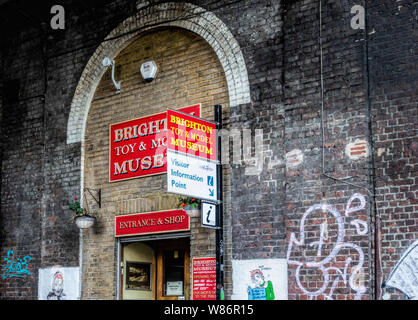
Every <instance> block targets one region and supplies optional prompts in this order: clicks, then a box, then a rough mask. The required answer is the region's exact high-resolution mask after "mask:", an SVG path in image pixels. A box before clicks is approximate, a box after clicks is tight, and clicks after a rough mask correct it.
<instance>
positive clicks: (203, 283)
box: [192, 258, 216, 300]
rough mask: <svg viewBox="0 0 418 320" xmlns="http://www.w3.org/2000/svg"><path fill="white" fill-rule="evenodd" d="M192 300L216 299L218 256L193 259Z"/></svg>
mask: <svg viewBox="0 0 418 320" xmlns="http://www.w3.org/2000/svg"><path fill="white" fill-rule="evenodd" d="M192 300H216V258H193V259H192Z"/></svg>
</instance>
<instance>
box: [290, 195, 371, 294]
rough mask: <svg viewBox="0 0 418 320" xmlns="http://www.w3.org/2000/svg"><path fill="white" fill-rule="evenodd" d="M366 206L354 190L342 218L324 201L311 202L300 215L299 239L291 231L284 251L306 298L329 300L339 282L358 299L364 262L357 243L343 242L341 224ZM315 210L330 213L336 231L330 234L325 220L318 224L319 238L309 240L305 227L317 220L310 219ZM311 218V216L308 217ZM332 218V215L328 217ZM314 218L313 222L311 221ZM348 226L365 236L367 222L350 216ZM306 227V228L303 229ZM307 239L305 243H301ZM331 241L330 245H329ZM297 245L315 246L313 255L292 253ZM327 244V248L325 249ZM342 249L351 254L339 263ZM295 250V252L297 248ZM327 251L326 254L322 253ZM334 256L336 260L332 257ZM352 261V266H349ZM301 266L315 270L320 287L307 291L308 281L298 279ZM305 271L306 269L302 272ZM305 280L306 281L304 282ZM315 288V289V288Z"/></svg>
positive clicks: (364, 288)
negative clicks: (294, 267) (353, 292)
mask: <svg viewBox="0 0 418 320" xmlns="http://www.w3.org/2000/svg"><path fill="white" fill-rule="evenodd" d="M365 206H366V200H365V198H364V196H363V195H361V194H359V193H356V194H354V195H353V196H352V197H351V198H350V199H349V200H348V203H347V206H346V208H345V213H344V217H345V218H344V217H343V216H341V214H340V212H339V211H338V210H337V209H336V208H335V207H333V206H331V205H327V204H315V205H313V206H311V207H310V208H309V209H308V210H307V211H306V212H305V213H304V214H303V216H302V219H301V221H300V228H299V240H298V239H297V237H296V235H295V233H293V232H292V233H291V234H290V240H289V246H288V250H287V262H288V264H289V265H296V271H295V277H296V283H297V285H298V286H299V288H300V289H301V290H302V291H303V292H304V293H305V294H306V295H307V296H308V297H309V299H314V298H316V297H318V296H320V295H323V296H324V297H325V299H327V300H333V294H334V291H335V288H337V285H338V284H339V283H340V282H342V283H343V284H344V285H345V286H347V285H349V287H350V288H351V289H352V290H354V291H355V299H360V298H361V294H363V293H365V292H366V287H365V286H364V284H363V281H362V280H363V264H364V252H363V250H362V249H361V248H360V246H358V245H356V244H354V243H350V242H345V237H346V230H345V227H344V223H345V219H350V218H352V215H353V214H354V213H355V212H358V211H360V210H363V209H364V208H365ZM315 211H322V212H323V213H324V214H326V215H329V214H331V215H332V216H333V218H334V219H335V221H336V225H337V234H336V236H331V235H330V233H331V231H329V227H328V222H327V220H328V219H325V222H323V223H321V224H320V225H319V228H320V229H319V239H318V240H317V241H312V240H311V237H308V236H307V233H308V232H309V230H311V229H312V227H315V225H316V226H318V224H319V222H318V221H319V220H318V219H314V218H312V216H311V214H312V213H314V212H315ZM311 218H312V219H311ZM327 218H329V217H328V216H327ZM331 219H332V218H331ZM314 221H315V223H314ZM350 225H353V226H354V227H355V229H356V232H357V234H358V235H365V234H367V231H368V224H367V222H366V221H363V220H361V219H353V220H352V221H350ZM308 226H309V230H306V229H308V228H306V227H308ZM305 240H306V242H309V243H305ZM332 244H334V246H333V247H332ZM297 247H301V249H300V250H303V248H307V249H309V248H310V247H314V248H316V254H314V255H312V256H310V255H309V253H308V252H304V254H302V255H298V254H295V252H296V249H297ZM324 247H325V248H327V249H326V250H325V249H324ZM330 247H331V249H329V248H330ZM342 249H348V250H349V252H350V253H351V252H353V254H354V256H356V257H357V258H356V259H353V258H354V256H351V254H350V255H346V256H345V261H344V262H343V265H342V263H341V259H342V256H341V253H340V251H341V250H342ZM300 250H299V251H300ZM324 251H325V252H328V251H329V253H328V255H327V256H325V254H326V253H324ZM338 254H340V256H339V257H338V258H339V259H338V262H336V261H335V260H336V259H334V258H336V257H337V255H338ZM352 264H353V265H352ZM304 269H315V272H316V273H319V274H320V276H321V281H320V282H318V283H322V286H321V287H320V288H318V289H317V290H315V291H309V290H308V288H307V287H308V286H309V285H308V284H306V283H305V282H304V281H302V279H303V278H302V279H301V277H302V270H304ZM305 274H306V272H305ZM307 282H308V281H307ZM328 288H329V290H327V289H328ZM315 289H316V288H315Z"/></svg>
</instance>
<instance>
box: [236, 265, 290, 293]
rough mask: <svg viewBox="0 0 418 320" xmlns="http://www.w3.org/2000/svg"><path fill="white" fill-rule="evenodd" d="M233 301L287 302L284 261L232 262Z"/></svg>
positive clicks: (285, 266)
mask: <svg viewBox="0 0 418 320" xmlns="http://www.w3.org/2000/svg"><path fill="white" fill-rule="evenodd" d="M232 283H233V292H232V297H231V298H232V299H233V300H287V262H286V259H254V260H232Z"/></svg>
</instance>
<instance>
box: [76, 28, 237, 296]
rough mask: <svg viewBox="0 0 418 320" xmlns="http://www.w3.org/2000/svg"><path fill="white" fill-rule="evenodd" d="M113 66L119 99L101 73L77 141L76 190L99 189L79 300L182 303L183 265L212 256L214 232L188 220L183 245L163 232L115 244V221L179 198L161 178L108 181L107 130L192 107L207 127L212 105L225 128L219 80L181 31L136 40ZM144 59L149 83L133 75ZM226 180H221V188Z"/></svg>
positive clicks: (199, 44) (205, 50)
mask: <svg viewBox="0 0 418 320" xmlns="http://www.w3.org/2000/svg"><path fill="white" fill-rule="evenodd" d="M114 60H115V66H116V70H115V78H116V79H117V80H122V86H121V87H122V92H121V93H120V94H117V93H116V91H115V87H114V86H113V82H112V80H111V70H110V69H109V70H108V71H106V73H105V74H104V76H103V77H102V79H101V80H100V82H99V84H98V86H97V89H96V91H95V93H94V96H93V98H92V102H91V106H90V110H89V114H88V117H87V122H86V130H85V136H84V187H86V188H89V189H96V190H97V189H100V190H101V194H102V203H101V208H100V209H99V210H98V214H99V216H98V219H97V224H96V226H95V227H94V228H93V229H92V230H88V231H87V232H85V233H84V234H83V239H82V241H83V280H82V285H83V290H82V293H83V297H82V298H83V299H95V298H100V299H111V298H112V297H114V298H117V297H118V295H119V297H120V298H122V299H162V300H164V299H189V298H190V297H191V289H190V277H191V275H190V261H191V258H192V257H214V256H215V231H214V230H213V229H207V228H203V227H201V223H200V217H190V226H189V230H188V231H186V233H187V235H188V237H189V238H184V237H177V238H171V239H170V240H167V233H166V232H160V231H157V232H154V233H153V239H152V241H150V240H149V239H148V238H146V237H148V235H145V236H142V235H141V234H136V235H135V237H136V238H135V242H134V243H132V242H130V241H129V244H128V243H127V242H126V239H122V240H121V241H120V240H118V239H115V217H117V216H121V215H132V214H138V215H141V214H144V213H148V214H151V215H155V214H159V212H161V211H165V210H169V211H170V210H174V211H175V209H176V208H177V204H178V201H179V197H178V196H177V195H175V194H169V193H167V192H166V190H167V187H166V174H165V173H158V174H152V175H143V176H140V177H136V178H134V179H123V180H116V181H110V180H109V161H110V159H109V158H110V157H109V154H110V148H111V144H110V138H109V136H110V126H111V125H113V124H117V123H121V122H126V121H130V120H132V119H143V118H144V117H145V118H147V117H153V116H155V115H156V114H161V113H164V112H165V111H166V110H167V108H181V107H187V106H195V105H200V110H199V111H200V117H202V118H205V119H208V120H212V119H213V117H214V114H213V112H214V108H213V106H214V105H216V104H220V105H222V106H223V112H224V113H223V117H224V119H225V120H226V121H225V122H227V119H228V118H229V104H228V102H229V94H228V85H227V81H226V78H225V74H224V71H223V68H222V65H221V63H220V61H219V59H218V57H217V55H216V53H215V52H214V51H213V49H212V48H211V46H210V45H209V44H208V43H207V42H206V41H205V40H204V39H203V38H201V37H200V36H199V35H197V34H196V33H193V32H190V31H187V30H185V29H181V28H160V29H155V30H153V31H150V32H147V33H144V34H141V35H140V36H138V37H137V38H136V39H135V40H134V41H133V42H132V43H131V44H129V45H128V46H127V47H126V48H124V49H123V50H122V51H121V52H120V53H119V54H118V55H117V56H116V57H115V59H114ZM149 60H153V61H155V63H156V65H157V67H158V73H157V75H156V77H155V79H154V80H153V81H152V82H150V83H148V82H145V81H144V80H143V79H142V77H141V74H140V67H141V65H142V63H144V62H146V61H149ZM148 125H149V126H153V125H154V123H153V122H152V121H151V124H150V123H148ZM134 147H135V146H132V148H134ZM145 147H146V146H145ZM148 147H149V148H151V147H152V146H148ZM228 179H229V176H228V175H227V174H226V175H225V180H224V181H229V180H228ZM85 201H91V202H92V199H90V198H89V199H85ZM89 206H90V207H93V206H94V203H93V202H92V203H89ZM128 238H129V237H128ZM128 240H129V239H128ZM115 252H119V253H120V254H119V256H118V255H116V254H115ZM119 263H120V267H122V268H123V269H121V268H120V267H119ZM104 274H113V275H114V276H113V277H112V276H105V277H104V276H103V275H104Z"/></svg>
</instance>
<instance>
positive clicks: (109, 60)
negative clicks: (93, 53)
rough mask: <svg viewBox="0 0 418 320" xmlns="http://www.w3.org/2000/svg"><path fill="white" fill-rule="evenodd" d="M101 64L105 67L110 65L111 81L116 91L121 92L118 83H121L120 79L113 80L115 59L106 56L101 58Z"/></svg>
mask: <svg viewBox="0 0 418 320" xmlns="http://www.w3.org/2000/svg"><path fill="white" fill-rule="evenodd" d="M102 65H103V67H106V68H107V67H109V66H112V81H113V84H114V85H115V88H116V93H120V92H121V90H120V84H121V82H122V80H121V81H116V80H115V60H111V59H109V58H108V57H106V58H104V59H103V61H102Z"/></svg>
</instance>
